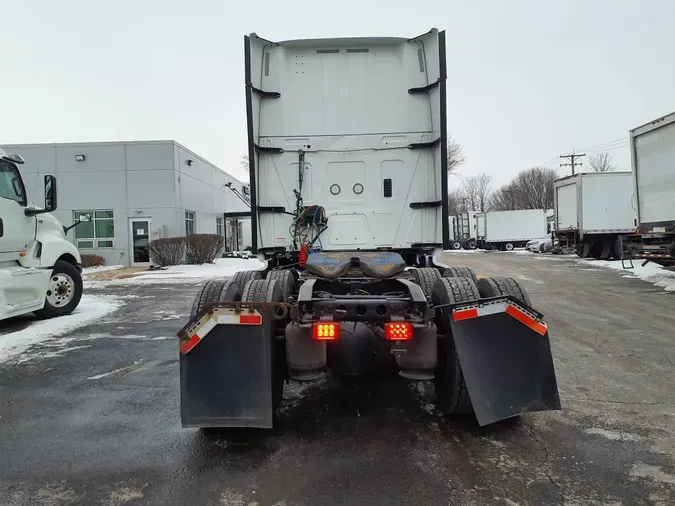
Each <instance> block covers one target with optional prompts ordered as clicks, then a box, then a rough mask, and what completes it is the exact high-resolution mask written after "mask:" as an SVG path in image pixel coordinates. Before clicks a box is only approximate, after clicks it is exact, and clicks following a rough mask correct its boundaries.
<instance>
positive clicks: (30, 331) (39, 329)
mask: <svg viewBox="0 0 675 506" xmlns="http://www.w3.org/2000/svg"><path fill="white" fill-rule="evenodd" d="M122 304H123V302H122V301H120V300H118V299H117V298H116V297H112V296H101V295H88V294H85V295H83V296H82V300H81V301H80V304H79V306H77V309H76V310H75V311H74V312H73V313H72V314H69V315H67V316H60V317H58V318H51V319H49V320H41V321H40V320H36V321H35V322H34V323H31V324H30V325H29V326H28V327H26V328H25V329H23V330H18V331H16V332H10V333H8V334H2V335H0V364H1V363H3V362H6V361H8V360H10V359H12V358H14V357H16V356H17V355H20V354H21V353H23V352H24V351H26V350H27V349H28V348H30V347H31V346H33V345H35V344H38V343H41V342H43V341H47V340H50V339H52V338H54V337H58V336H61V335H63V334H66V333H68V332H70V331H72V330H75V329H76V328H79V327H83V326H85V325H87V324H88V323H90V322H93V321H95V320H99V319H100V318H102V317H104V316H106V315H107V314H109V313H112V312H113V311H115V310H116V309H117V308H118V307H120V306H121V305H122Z"/></svg>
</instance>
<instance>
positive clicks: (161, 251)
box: [148, 237, 185, 267]
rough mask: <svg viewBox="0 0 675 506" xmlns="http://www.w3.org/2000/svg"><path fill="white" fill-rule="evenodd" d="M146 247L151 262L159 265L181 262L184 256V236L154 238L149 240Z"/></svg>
mask: <svg viewBox="0 0 675 506" xmlns="http://www.w3.org/2000/svg"><path fill="white" fill-rule="evenodd" d="M148 249H149V250H150V257H151V258H152V261H153V263H154V264H156V265H159V266H160V267H165V266H167V265H178V264H182V263H183V258H184V257H185V238H184V237H167V238H165V239H155V240H154V241H152V242H150V245H149V246H148Z"/></svg>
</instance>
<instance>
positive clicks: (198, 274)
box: [125, 258, 265, 282]
mask: <svg viewBox="0 0 675 506" xmlns="http://www.w3.org/2000/svg"><path fill="white" fill-rule="evenodd" d="M264 268H265V264H264V263H263V262H260V261H259V260H258V259H257V258H256V259H252V260H246V259H242V258H217V259H216V261H215V263H213V264H203V265H172V266H171V267H167V268H166V269H161V270H154V271H145V272H140V273H139V274H140V276H139V277H136V278H129V279H127V280H125V281H130V282H138V281H141V282H147V281H148V280H153V281H154V280H163V279H181V278H201V279H210V278H226V277H230V276H233V275H234V274H236V273H237V272H239V271H257V270H262V269H264Z"/></svg>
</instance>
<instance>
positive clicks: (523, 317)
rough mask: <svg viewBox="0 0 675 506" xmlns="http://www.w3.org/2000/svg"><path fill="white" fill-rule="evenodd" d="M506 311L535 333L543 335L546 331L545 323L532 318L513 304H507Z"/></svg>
mask: <svg viewBox="0 0 675 506" xmlns="http://www.w3.org/2000/svg"><path fill="white" fill-rule="evenodd" d="M506 313H507V314H508V315H511V316H513V317H514V318H515V319H516V320H518V321H519V322H520V323H522V324H524V325H526V326H528V327H530V328H531V329H532V330H534V331H535V332H536V333H537V334H541V335H542V336H543V335H544V334H546V332H547V331H548V327H547V326H546V324H545V323H540V322H538V321H537V320H535V319H534V318H532V317H531V316H530V315H528V314H526V313H523V312H522V311H521V310H520V309H518V308H517V307H515V306H511V305H508V306H507V307H506Z"/></svg>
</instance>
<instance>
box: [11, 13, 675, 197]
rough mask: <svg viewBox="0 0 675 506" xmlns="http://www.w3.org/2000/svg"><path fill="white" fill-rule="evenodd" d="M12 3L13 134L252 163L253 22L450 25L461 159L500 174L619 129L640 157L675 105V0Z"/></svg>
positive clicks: (268, 27)
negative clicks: (248, 80)
mask: <svg viewBox="0 0 675 506" xmlns="http://www.w3.org/2000/svg"><path fill="white" fill-rule="evenodd" d="M228 4H232V7H229V8H228V7H227V5H228ZM235 5H236V7H235ZM0 7H1V8H0V19H2V30H0V69H1V70H0V92H1V93H0V100H1V102H0V111H1V112H0V114H1V115H2V118H1V119H0V146H1V145H2V144H3V143H4V144H10V143H38V142H68V141H100V140H143V139H175V140H177V141H178V142H180V143H182V144H184V145H185V146H187V147H188V148H190V149H192V150H194V151H196V152H197V153H198V154H200V155H201V156H203V157H205V158H207V159H208V160H210V161H212V162H214V163H216V164H217V165H218V166H220V167H221V168H222V169H224V170H227V171H229V172H231V173H232V174H233V175H235V176H237V177H240V178H241V177H244V175H245V174H244V173H243V172H242V170H241V169H240V167H239V164H238V161H239V159H240V157H241V156H242V154H244V153H245V152H246V125H245V104H244V91H243V90H244V67H243V35H244V34H247V33H250V32H256V33H258V34H259V35H261V36H262V37H265V38H267V39H271V40H285V39H293V38H312V37H343V36H383V35H392V36H400V37H411V36H415V35H418V34H421V33H424V32H426V31H427V30H428V29H429V28H431V27H436V28H439V29H445V30H446V31H447V43H448V80H449V82H448V122H449V130H450V132H451V133H452V134H453V136H454V137H455V138H456V139H457V140H458V141H459V142H460V143H461V144H462V146H463V147H464V150H465V152H466V156H467V163H466V165H465V166H464V168H463V170H462V174H464V175H473V174H478V173H481V172H488V173H490V174H492V175H493V177H494V181H495V186H497V185H498V184H501V183H505V182H507V181H508V180H509V179H510V178H511V177H512V176H513V175H515V174H516V173H517V172H518V171H519V170H521V169H524V168H527V167H531V166H535V165H542V164H546V163H548V164H549V165H550V166H553V167H557V166H558V160H555V159H554V158H555V157H557V156H558V155H559V154H561V153H563V152H567V151H570V150H571V149H572V148H576V149H577V150H579V149H582V148H587V147H589V146H594V145H598V144H601V143H609V142H610V141H615V140H616V141H617V142H615V143H614V144H609V147H611V148H613V149H612V150H611V151H610V153H611V154H612V156H613V157H614V161H615V163H616V165H618V168H619V169H630V162H629V156H628V148H627V141H621V139H627V136H628V130H629V129H631V128H634V127H636V126H638V125H640V124H643V123H646V122H648V121H651V120H653V119H655V118H657V117H659V116H662V115H664V114H666V113H670V112H672V111H675V64H674V63H673V62H674V58H675V57H674V55H675V29H673V20H674V19H675V1H673V0H644V1H626V0H613V1H610V0H606V1H604V0H603V1H600V0H598V1H594V0H565V1H555V2H553V1H545V0H510V1H501V0H490V1H487V0H484V1H481V0H473V1H468V0H466V1H459V0H455V1H449V0H444V1H440V0H439V1H436V2H432V1H423V0H416V1H414V2H413V1H411V0H406V1H401V0H340V1H331V2H321V1H319V0H315V1H313V2H307V1H293V0H281V1H280V0H274V1H272V0H256V1H247V2H234V1H227V2H226V1H225V0H180V1H178V0H161V1H160V0H157V1H149V0H115V1H104V0H59V1H58V2H57V1H53V0H0ZM247 8H250V10H248V11H247V10H246V9H247ZM596 150H597V149H596ZM589 152H590V150H589ZM455 182H456V181H455Z"/></svg>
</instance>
